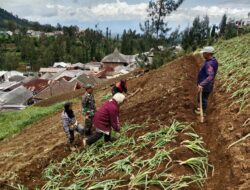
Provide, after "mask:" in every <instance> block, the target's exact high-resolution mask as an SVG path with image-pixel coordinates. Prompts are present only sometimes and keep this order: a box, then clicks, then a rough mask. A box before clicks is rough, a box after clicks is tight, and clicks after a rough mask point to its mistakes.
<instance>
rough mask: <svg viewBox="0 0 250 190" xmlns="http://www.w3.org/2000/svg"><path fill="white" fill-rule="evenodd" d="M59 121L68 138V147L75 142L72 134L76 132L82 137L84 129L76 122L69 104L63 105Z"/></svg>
mask: <svg viewBox="0 0 250 190" xmlns="http://www.w3.org/2000/svg"><path fill="white" fill-rule="evenodd" d="M61 119H62V124H63V129H64V131H65V133H66V135H67V138H68V142H69V143H70V145H72V144H73V142H74V140H75V137H74V132H75V131H77V132H78V133H80V134H81V135H83V134H84V129H83V128H82V127H81V126H80V125H79V124H78V122H77V121H76V118H75V114H74V112H73V109H72V103H71V102H66V103H65V104H64V110H63V112H62V115H61Z"/></svg>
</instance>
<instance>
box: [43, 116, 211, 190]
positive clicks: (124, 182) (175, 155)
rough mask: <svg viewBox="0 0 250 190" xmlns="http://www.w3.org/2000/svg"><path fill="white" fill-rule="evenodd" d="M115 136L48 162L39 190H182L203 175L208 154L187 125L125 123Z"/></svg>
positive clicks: (201, 142) (206, 168)
mask: <svg viewBox="0 0 250 190" xmlns="http://www.w3.org/2000/svg"><path fill="white" fill-rule="evenodd" d="M156 129H157V130H156ZM116 138H117V140H116V141H115V142H113V143H112V144H104V145H102V142H99V144H95V145H92V146H90V147H88V148H87V149H86V150H85V151H83V152H81V153H74V154H72V155H70V156H69V157H67V158H65V159H64V160H63V161H62V162H61V163H55V164H51V165H50V166H49V167H48V168H46V169H45V170H44V177H45V178H46V179H47V180H48V182H47V183H46V184H45V185H44V187H43V189H89V190H91V189H135V188H144V189H182V188H184V187H190V186H196V187H197V186H198V187H201V186H202V184H203V183H204V180H205V179H206V178H207V176H208V170H209V167H210V165H209V163H208V158H207V153H208V151H207V150H206V149H205V148H204V147H203V141H202V138H201V137H199V136H198V135H197V134H196V133H195V131H194V130H193V128H192V127H191V126H190V125H187V124H183V123H179V122H177V121H174V122H173V123H172V124H171V125H170V126H169V127H168V126H163V125H159V126H157V127H154V129H153V128H152V126H151V127H150V126H148V125H147V124H144V125H128V124H125V125H124V126H123V128H122V132H121V134H119V136H116Z"/></svg>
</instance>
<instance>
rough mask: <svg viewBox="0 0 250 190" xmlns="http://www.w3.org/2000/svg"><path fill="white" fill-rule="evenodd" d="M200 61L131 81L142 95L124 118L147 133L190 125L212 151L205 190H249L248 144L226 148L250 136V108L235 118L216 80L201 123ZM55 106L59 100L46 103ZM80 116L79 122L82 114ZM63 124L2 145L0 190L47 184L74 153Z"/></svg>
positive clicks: (44, 124) (50, 121)
mask: <svg viewBox="0 0 250 190" xmlns="http://www.w3.org/2000/svg"><path fill="white" fill-rule="evenodd" d="M201 62H202V60H201V58H199V57H195V56H187V57H184V58H181V59H178V60H176V61H174V62H172V63H170V64H167V65H164V66H163V67H162V68H160V69H158V70H153V71H150V72H148V73H146V74H145V75H144V76H142V77H139V78H134V79H132V80H130V81H129V82H128V88H129V91H130V92H133V91H135V90H136V89H137V88H142V89H143V91H142V92H141V93H139V94H137V95H136V96H134V97H132V98H130V99H129V100H127V102H126V103H125V104H124V105H123V106H122V107H121V120H122V122H132V123H137V124H142V123H145V122H146V121H147V122H148V124H149V126H151V129H150V128H147V129H146V130H145V131H148V130H153V131H155V130H157V125H156V123H158V122H159V121H160V122H161V123H162V124H169V123H170V122H171V121H173V120H174V119H176V120H178V121H183V122H192V123H193V127H194V128H195V130H196V131H197V132H198V133H199V134H200V135H201V136H202V137H203V138H204V141H205V143H206V144H205V147H206V148H207V149H209V150H210V154H209V161H210V163H211V164H213V165H214V175H213V176H212V174H210V176H209V179H208V180H207V182H206V184H205V187H204V189H208V190H224V189H225V190H236V189H242V190H247V189H249V188H250V159H249V158H250V149H249V140H246V141H244V142H242V143H240V144H238V145H235V146H233V147H232V148H230V149H227V147H228V145H230V144H231V143H232V142H234V141H236V140H238V139H239V138H240V137H242V136H243V135H245V134H247V133H249V126H245V127H242V125H243V123H244V122H245V121H246V120H247V119H248V117H249V115H250V110H249V109H247V110H245V111H244V113H241V114H237V111H238V108H237V107H231V108H230V107H229V106H228V105H230V104H231V102H232V100H231V99H229V96H230V95H228V94H226V93H225V92H224V91H223V89H222V87H221V83H220V82H219V81H217V84H216V87H215V91H214V93H213V94H212V96H211V97H210V99H209V102H210V103H209V110H208V116H207V117H206V121H205V123H203V124H201V123H200V122H199V117H197V116H195V115H194V113H193V109H194V108H195V104H196V102H195V99H196V86H195V83H196V82H195V81H196V76H197V72H198V69H199V67H200V63H201ZM113 82H114V80H113V81H112V83H113ZM105 85H106V87H105V90H101V89H104V86H101V87H99V90H97V96H96V99H99V98H100V97H101V96H103V95H105V94H107V92H109V90H110V89H109V88H108V85H109V84H108V83H107V84H105ZM79 95H80V94H79ZM76 97H77V96H76ZM65 98H67V97H64V98H62V99H65ZM55 102H56V99H54V100H53V101H52V100H51V102H49V101H47V103H44V105H45V106H46V105H50V104H51V103H55ZM100 104H101V102H98V105H100ZM76 109H77V110H80V104H78V105H76ZM77 117H78V118H81V116H80V113H79V112H78V115H77ZM59 120H60V113H56V114H54V115H53V116H51V117H48V118H45V119H42V120H41V121H39V123H36V124H33V125H32V126H29V127H28V128H26V129H24V130H23V131H22V132H21V133H20V134H17V135H16V136H14V137H11V138H9V139H7V140H4V141H1V142H0V149H1V156H0V169H1V173H0V177H1V178H2V179H3V182H2V183H0V189H11V188H10V187H9V186H8V185H7V184H10V182H20V183H23V184H24V185H25V186H28V187H29V188H35V187H36V186H38V187H41V186H42V184H44V181H43V180H42V178H41V172H42V170H43V169H44V168H45V167H46V166H47V165H48V164H49V163H51V162H55V161H60V160H62V159H63V158H64V157H65V156H67V155H68V154H69V153H70V152H69V151H68V150H66V149H65V148H64V147H65V144H66V143H65V141H66V139H65V134H64V132H63V130H62V127H61V125H60V123H59V122H60V121H59ZM247 127H248V128H247ZM145 131H143V130H142V129H138V131H136V133H133V131H130V133H131V135H133V134H136V136H137V135H140V134H142V133H145ZM180 138H181V137H180ZM145 151H146V150H145ZM176 154H177V155H175V156H176V157H177V158H185V157H186V156H187V155H188V154H190V153H189V152H185V151H181V150H179V152H177V153H176ZM182 171H183V172H185V171H186V170H183V168H178V169H177V170H176V172H177V173H178V172H182ZM13 173H15V175H13ZM155 189H157V187H156V188H155ZM191 189H193V188H191Z"/></svg>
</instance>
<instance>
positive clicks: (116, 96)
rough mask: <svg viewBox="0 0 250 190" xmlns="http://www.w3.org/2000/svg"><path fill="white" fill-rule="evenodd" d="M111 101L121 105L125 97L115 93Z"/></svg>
mask: <svg viewBox="0 0 250 190" xmlns="http://www.w3.org/2000/svg"><path fill="white" fill-rule="evenodd" d="M113 99H114V100H115V101H116V102H117V103H118V104H121V103H122V102H123V101H124V100H125V95H124V94H122V93H116V94H115V95H114V96H113Z"/></svg>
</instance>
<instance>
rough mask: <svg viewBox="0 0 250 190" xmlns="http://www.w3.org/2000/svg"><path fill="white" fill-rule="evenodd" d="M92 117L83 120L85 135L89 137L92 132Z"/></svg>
mask: <svg viewBox="0 0 250 190" xmlns="http://www.w3.org/2000/svg"><path fill="white" fill-rule="evenodd" d="M93 118H94V117H93V116H89V117H88V119H85V127H84V128H85V135H86V136H89V135H91V132H92V125H93Z"/></svg>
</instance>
